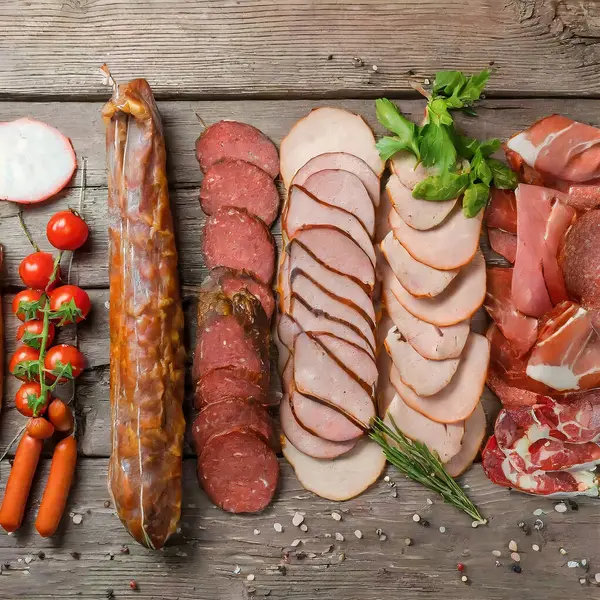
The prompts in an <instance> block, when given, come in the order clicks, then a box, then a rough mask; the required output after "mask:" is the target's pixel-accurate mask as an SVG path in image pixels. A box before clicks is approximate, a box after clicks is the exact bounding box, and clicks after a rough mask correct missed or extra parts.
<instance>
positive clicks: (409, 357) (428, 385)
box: [385, 330, 460, 396]
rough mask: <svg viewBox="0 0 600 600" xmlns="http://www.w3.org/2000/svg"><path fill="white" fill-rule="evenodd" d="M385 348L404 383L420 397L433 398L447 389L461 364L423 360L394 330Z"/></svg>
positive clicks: (452, 360) (448, 360) (452, 359)
mask: <svg viewBox="0 0 600 600" xmlns="http://www.w3.org/2000/svg"><path fill="white" fill-rule="evenodd" d="M385 348H386V350H387V351H388V354H389V355H390V356H391V358H392V361H393V363H394V367H395V368H396V370H397V371H398V375H399V377H400V379H402V382H403V383H404V384H405V385H407V386H408V387H409V388H410V389H411V390H413V392H415V394H418V395H419V396H433V395H434V394H437V393H438V392H439V391H440V390H442V389H443V388H445V387H446V386H447V385H448V384H449V383H450V380H451V379H452V377H453V376H454V374H455V373H456V369H458V364H459V363H460V359H459V358H449V359H447V360H429V359H427V358H423V357H422V356H421V355H420V354H419V353H418V352H417V351H416V350H415V349H414V348H413V347H412V346H411V345H410V344H409V343H408V342H404V341H402V340H401V339H400V336H399V335H398V334H397V333H394V331H393V330H392V331H390V332H389V333H388V335H387V337H386V338H385Z"/></svg>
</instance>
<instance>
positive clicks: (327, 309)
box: [290, 270, 375, 350]
mask: <svg viewBox="0 0 600 600" xmlns="http://www.w3.org/2000/svg"><path fill="white" fill-rule="evenodd" d="M290 279H291V281H290V288H291V290H292V293H296V294H297V295H298V296H300V297H302V298H303V299H304V300H305V302H306V303H307V304H309V305H310V306H311V307H312V308H313V309H315V310H317V311H323V312H324V313H326V314H327V315H329V316H331V317H335V318H336V319H339V320H342V321H345V322H346V323H349V324H350V325H353V326H354V327H356V329H358V331H360V333H361V334H362V335H363V336H364V337H365V338H366V340H367V341H368V342H369V345H370V346H371V348H372V349H373V350H375V333H374V331H373V329H372V328H371V326H370V325H369V322H368V317H367V316H366V315H365V314H364V313H363V314H361V312H360V310H359V309H358V308H357V307H356V306H354V305H352V304H350V303H348V302H347V301H345V300H344V299H343V298H339V297H337V296H334V295H332V294H331V293H329V292H327V291H326V290H324V289H323V288H322V287H321V286H320V285H318V284H317V283H315V281H314V280H313V279H312V278H311V277H309V276H308V275H307V274H306V273H305V272H304V271H300V270H294V271H293V272H292V274H291V277H290Z"/></svg>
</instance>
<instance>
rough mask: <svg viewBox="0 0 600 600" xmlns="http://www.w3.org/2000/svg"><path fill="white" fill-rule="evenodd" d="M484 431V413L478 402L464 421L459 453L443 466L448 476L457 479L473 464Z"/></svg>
mask: <svg viewBox="0 0 600 600" xmlns="http://www.w3.org/2000/svg"><path fill="white" fill-rule="evenodd" d="M485 429H486V419H485V412H484V410H483V406H482V405H481V402H480V403H479V404H478V405H477V406H476V407H475V410H474V411H473V414H472V415H471V416H470V417H469V418H468V419H467V420H466V421H465V435H464V436H463V439H462V443H461V447H460V452H458V454H456V455H455V456H453V457H452V459H451V460H449V461H448V462H447V463H446V464H445V465H444V466H445V468H446V471H448V475H450V476H451V477H458V476H459V475H462V474H463V473H464V472H465V471H466V470H467V469H468V468H469V467H470V466H471V465H472V464H473V461H474V460H475V459H476V458H477V454H479V450H480V449H481V444H482V443H483V438H484V437H485Z"/></svg>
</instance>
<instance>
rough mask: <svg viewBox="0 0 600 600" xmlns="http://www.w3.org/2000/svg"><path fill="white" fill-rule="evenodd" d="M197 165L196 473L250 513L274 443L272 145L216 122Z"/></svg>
mask: <svg viewBox="0 0 600 600" xmlns="http://www.w3.org/2000/svg"><path fill="white" fill-rule="evenodd" d="M196 153H197V158H198V161H199V163H200V167H201V169H202V171H203V172H204V179H203V181H202V187H201V190H200V204H201V207H202V209H203V211H204V213H205V214H206V215H207V219H206V222H205V225H204V231H203V237H202V249H203V252H204V258H205V263H206V265H207V267H208V268H209V269H210V270H211V271H210V274H209V276H208V277H207V278H206V279H205V281H204V282H203V284H202V287H201V290H200V293H199V298H198V329H197V338H196V352H195V357H194V380H195V407H196V409H197V410H199V411H200V412H199V414H198V416H197V418H196V420H195V422H194V424H193V427H192V433H193V437H194V442H195V446H196V450H197V454H198V479H199V481H200V484H201V485H202V487H203V488H204V490H205V492H206V493H207V495H208V497H209V498H210V499H211V501H212V502H214V504H216V505H217V506H219V507H220V508H222V509H223V510H226V511H229V512H235V513H240V512H257V511H260V510H262V509H264V508H265V507H266V506H267V505H268V504H269V503H270V502H271V500H272V498H273V496H274V494H275V491H276V489H277V484H278V479H279V464H278V460H277V455H276V452H277V451H278V449H279V440H278V438H277V435H276V432H275V429H274V423H273V420H272V418H271V416H270V414H269V412H268V406H269V404H270V400H269V399H270V395H269V383H270V381H269V380H270V362H269V346H270V319H271V316H272V315H273V312H274V310H275V299H274V297H273V292H272V289H271V282H272V279H273V275H274V270H275V244H274V242H273V238H272V236H271V233H270V230H269V228H270V226H271V224H272V223H273V221H274V220H275V219H276V218H277V215H278V212H279V195H278V192H277V188H276V186H275V183H274V181H273V179H274V177H276V176H277V174H278V171H279V158H278V154H277V150H276V148H275V146H274V145H273V143H272V142H271V141H270V140H269V139H268V138H267V137H266V136H265V135H264V134H262V133H261V132H260V131H258V130H257V129H255V128H254V127H252V126H250V125H246V124H243V123H237V122H235V121H220V122H218V123H215V124H214V125H211V126H210V127H208V128H207V129H206V130H205V131H204V132H203V134H202V135H201V136H200V137H199V139H198V141H197V143H196Z"/></svg>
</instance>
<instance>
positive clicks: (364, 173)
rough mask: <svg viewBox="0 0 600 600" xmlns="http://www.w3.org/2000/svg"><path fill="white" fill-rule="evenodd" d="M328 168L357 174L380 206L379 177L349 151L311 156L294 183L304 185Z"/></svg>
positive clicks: (373, 199)
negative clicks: (312, 176)
mask: <svg viewBox="0 0 600 600" xmlns="http://www.w3.org/2000/svg"><path fill="white" fill-rule="evenodd" d="M326 169H340V170H343V171H348V172H350V173H353V174H354V175H356V176H357V177H358V178H359V179H360V180H361V182H362V184H363V185H364V186H365V189H366V190H367V192H368V194H369V197H370V198H371V201H372V202H373V206H379V193H380V189H379V187H380V186H379V177H378V176H377V175H375V173H374V172H373V170H372V169H371V167H369V165H368V164H367V163H366V162H365V161H364V160H362V159H361V158H358V156H354V155H353V154H348V153H347V152H326V153H324V154H319V155H318V156H315V157H314V158H311V159H310V160H309V161H308V162H307V163H306V164H305V165H304V166H303V167H302V168H301V169H300V170H299V171H298V172H297V173H296V175H294V179H293V180H292V184H296V185H299V186H301V187H303V186H304V183H305V182H306V180H307V179H308V178H309V177H310V176H311V175H313V174H314V173H318V172H319V171H324V170H326Z"/></svg>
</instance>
